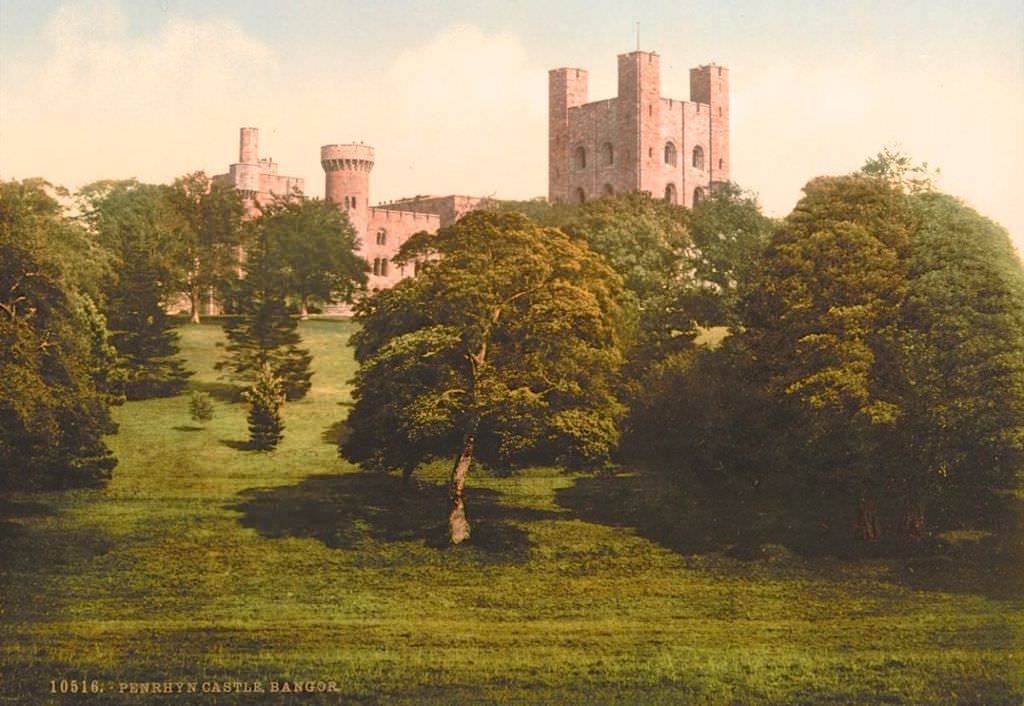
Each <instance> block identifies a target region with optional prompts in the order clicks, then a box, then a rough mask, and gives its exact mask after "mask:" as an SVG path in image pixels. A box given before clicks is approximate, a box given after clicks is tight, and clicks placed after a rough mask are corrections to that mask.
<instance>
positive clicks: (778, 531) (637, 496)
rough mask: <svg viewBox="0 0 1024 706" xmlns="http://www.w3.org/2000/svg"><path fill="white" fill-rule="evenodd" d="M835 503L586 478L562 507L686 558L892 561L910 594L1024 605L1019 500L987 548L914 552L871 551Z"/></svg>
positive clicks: (894, 574) (995, 522)
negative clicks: (958, 595) (939, 594)
mask: <svg viewBox="0 0 1024 706" xmlns="http://www.w3.org/2000/svg"><path fill="white" fill-rule="evenodd" d="M827 495H828V494H827V493H823V492H821V493H816V492H814V491H811V490H807V489H804V493H803V494H800V495H799V500H798V501H796V502H794V501H793V499H792V497H791V498H790V499H789V500H788V501H786V502H782V501H780V500H779V498H778V496H776V497H775V498H773V497H771V496H770V495H768V494H767V493H762V492H758V491H756V490H754V489H753V488H751V489H750V490H747V491H735V490H734V491H733V492H720V493H717V494H715V493H711V492H708V490H707V489H706V488H704V487H702V486H701V484H699V483H697V482H696V481H695V480H692V479H687V480H685V481H684V480H683V479H682V478H679V477H673V476H671V475H669V474H668V473H665V472H660V471H646V472H637V473H630V474H619V475H613V476H595V477H590V478H580V479H579V480H577V482H576V483H575V484H574V485H573V486H571V487H568V488H563V489H560V490H558V491H556V494H555V499H556V502H557V503H558V505H560V506H561V507H564V508H566V509H568V510H570V511H572V512H573V513H574V514H575V515H576V516H577V517H579V518H580V519H583V520H586V521H588V522H595V523H599V524H604V525H609V526H613V527H629V528H632V529H634V530H635V531H636V532H637V534H639V535H640V536H642V537H644V538H646V539H648V540H650V541H652V542H655V543H657V544H659V545H661V546H663V547H665V548H667V549H669V550H671V551H674V552H676V553H679V554H682V555H694V554H719V555H722V556H726V557H731V558H734V559H739V560H745V561H754V560H763V561H767V562H769V563H771V564H774V565H776V566H780V567H782V566H785V565H786V564H787V563H790V564H792V565H794V566H800V565H804V566H810V565H808V564H806V562H805V561H804V560H810V561H814V560H818V559H833V560H834V559H841V560H854V559H886V560H889V561H890V562H891V571H890V573H889V576H888V577H887V580H889V581H891V582H893V583H897V584H900V585H903V586H907V587H908V588H913V589H916V590H928V591H943V592H957V593H972V594H977V595H982V596H985V597H988V598H994V599H1012V598H1021V597H1024V521H1022V518H1021V516H1022V514H1024V503H1021V502H1020V501H1019V500H1016V499H1014V498H1012V497H1011V496H1003V497H1002V498H991V499H990V500H989V501H988V502H987V503H986V507H985V512H984V513H983V516H984V517H985V520H984V524H985V525H986V528H987V529H990V530H994V531H993V532H992V533H991V534H989V533H987V532H983V533H981V535H982V537H981V538H980V539H971V540H970V541H961V542H952V541H949V539H947V538H945V537H946V536H945V535H939V536H935V537H930V538H927V539H925V540H922V541H919V542H913V543H907V542H902V543H901V542H898V541H894V540H892V539H889V540H887V541H883V542H878V543H866V542H858V541H856V540H854V539H852V527H853V507H854V506H853V503H852V502H851V503H841V502H837V498H834V497H826V496H827ZM944 520H945V521H948V519H947V518H938V520H937V521H938V522H939V523H942V522H943V521H944ZM968 534H970V533H968ZM890 536H891V533H890ZM811 568H813V567H811Z"/></svg>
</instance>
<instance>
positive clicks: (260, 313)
mask: <svg viewBox="0 0 1024 706" xmlns="http://www.w3.org/2000/svg"><path fill="white" fill-rule="evenodd" d="M247 256H248V260H247V262H246V265H245V272H246V276H245V277H244V278H243V279H242V280H241V282H240V283H239V297H238V300H239V309H240V315H239V316H238V317H236V318H233V319H230V320H228V321H226V322H225V324H224V333H225V335H226V336H227V339H228V342H227V344H226V345H225V350H226V351H227V354H228V357H227V358H226V359H225V360H222V361H220V362H219V363H218V364H217V366H216V367H217V369H218V370H222V369H224V368H228V369H229V370H231V372H232V373H233V374H234V377H235V378H236V379H238V380H241V381H244V382H251V381H252V380H253V379H254V377H255V375H256V374H257V372H258V371H259V370H260V368H261V367H262V366H263V365H264V364H265V363H266V364H269V365H270V368H271V370H272V371H273V372H274V375H275V376H277V377H278V378H280V380H281V384H282V386H283V389H284V393H285V396H286V397H287V399H289V400H296V399H300V398H301V397H303V396H304V395H305V394H306V392H308V391H309V388H310V385H311V383H310V377H312V375H313V373H312V371H311V370H310V369H309V364H310V362H311V361H312V356H311V355H310V354H309V351H307V350H305V349H303V348H300V347H299V344H300V343H301V341H302V338H301V337H300V336H299V332H298V320H297V319H296V318H295V317H294V316H293V315H292V314H291V313H290V312H289V310H288V305H287V301H286V295H285V292H284V290H283V283H284V281H285V279H284V277H283V276H282V273H281V272H280V269H281V267H282V262H283V259H282V258H281V257H280V256H279V253H277V252H276V251H275V247H274V243H273V241H271V240H270V239H269V238H268V237H267V235H266V232H265V231H263V230H262V229H260V228H257V231H256V237H255V238H254V244H253V248H252V249H251V250H250V251H249V252H248V254H247Z"/></svg>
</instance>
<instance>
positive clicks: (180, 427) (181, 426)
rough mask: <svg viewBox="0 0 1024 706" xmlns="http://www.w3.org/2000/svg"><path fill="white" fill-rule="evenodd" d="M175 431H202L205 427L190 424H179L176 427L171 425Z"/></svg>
mask: <svg viewBox="0 0 1024 706" xmlns="http://www.w3.org/2000/svg"><path fill="white" fill-rule="evenodd" d="M171 428H172V429H173V430H174V431H202V430H203V427H194V426H190V425H188V424H179V425H178V426H176V427H171Z"/></svg>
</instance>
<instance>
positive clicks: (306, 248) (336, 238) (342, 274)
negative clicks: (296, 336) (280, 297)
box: [256, 198, 367, 319]
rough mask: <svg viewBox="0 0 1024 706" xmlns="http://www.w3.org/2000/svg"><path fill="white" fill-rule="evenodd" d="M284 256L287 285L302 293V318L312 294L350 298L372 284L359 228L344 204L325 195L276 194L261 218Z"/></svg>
mask: <svg viewBox="0 0 1024 706" xmlns="http://www.w3.org/2000/svg"><path fill="white" fill-rule="evenodd" d="M256 227H257V228H260V229H262V230H263V232H264V233H263V237H266V238H267V239H268V240H270V241H273V242H274V243H275V247H274V249H275V250H276V252H278V253H280V257H281V258H283V264H284V267H283V268H282V269H281V275H282V277H283V278H284V281H283V282H282V283H281V286H280V288H281V290H282V291H284V292H287V293H288V294H289V295H292V296H294V297H295V298H296V300H297V301H298V304H299V318H301V319H305V318H308V316H309V304H310V300H313V299H315V300H318V301H320V302H323V303H332V302H335V301H339V300H344V301H350V300H351V298H352V295H353V293H354V292H355V290H356V288H357V287H360V286H365V284H366V270H367V264H366V260H364V259H363V258H362V257H360V256H359V255H357V254H356V250H357V248H358V239H357V237H356V232H355V229H353V228H352V225H351V224H350V223H349V222H348V219H347V217H345V216H343V215H342V214H341V213H340V212H339V211H338V208H337V207H336V206H335V205H334V204H332V203H329V202H327V201H323V200H321V199H301V198H288V199H276V200H275V201H274V202H273V203H271V204H268V205H267V206H266V207H264V209H263V213H262V215H261V216H260V218H259V219H258V221H257V223H256Z"/></svg>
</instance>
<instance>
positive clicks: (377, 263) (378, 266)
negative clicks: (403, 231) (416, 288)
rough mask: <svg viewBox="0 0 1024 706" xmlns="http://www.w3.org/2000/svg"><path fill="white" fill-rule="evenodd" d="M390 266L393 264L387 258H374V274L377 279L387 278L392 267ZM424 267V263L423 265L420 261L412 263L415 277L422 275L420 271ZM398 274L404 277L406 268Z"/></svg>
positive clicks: (401, 269) (400, 268) (399, 269)
mask: <svg viewBox="0 0 1024 706" xmlns="http://www.w3.org/2000/svg"><path fill="white" fill-rule="evenodd" d="M390 264H391V261H390V260H388V258H386V257H375V258H373V274H374V275H376V276H377V277H387V276H388V269H389V267H390ZM422 267H423V263H421V262H420V261H419V260H414V261H413V263H412V273H413V274H414V275H418V274H419V273H420V269H422ZM398 273H399V274H400V275H402V276H403V277H404V276H405V266H404V265H403V266H401V267H399V268H398Z"/></svg>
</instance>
